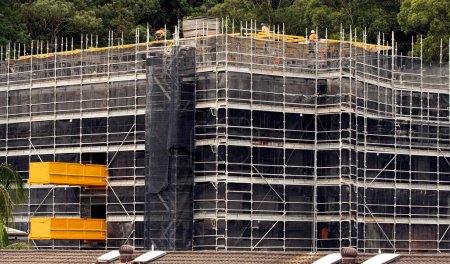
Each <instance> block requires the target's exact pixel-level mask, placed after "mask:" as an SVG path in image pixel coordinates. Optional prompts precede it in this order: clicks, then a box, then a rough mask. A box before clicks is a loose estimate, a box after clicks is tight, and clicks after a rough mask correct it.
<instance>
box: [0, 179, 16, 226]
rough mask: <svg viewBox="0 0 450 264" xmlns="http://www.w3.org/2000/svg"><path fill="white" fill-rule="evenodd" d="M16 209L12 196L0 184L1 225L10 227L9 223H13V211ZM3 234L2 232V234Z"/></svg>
mask: <svg viewBox="0 0 450 264" xmlns="http://www.w3.org/2000/svg"><path fill="white" fill-rule="evenodd" d="M13 207H14V202H13V200H12V199H11V195H10V193H9V192H8V190H7V189H6V188H5V186H3V185H1V184H0V223H1V224H2V225H3V226H8V224H9V222H11V221H12V211H13ZM2 232H3V227H2V230H0V233H2Z"/></svg>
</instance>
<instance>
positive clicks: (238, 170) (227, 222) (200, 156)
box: [0, 19, 450, 252]
mask: <svg viewBox="0 0 450 264" xmlns="http://www.w3.org/2000/svg"><path fill="white" fill-rule="evenodd" d="M216 22H219V21H216ZM214 25H218V28H217V27H216V34H213V35H207V34H203V33H204V32H209V31H210V30H211V26H208V25H205V24H204V23H203V24H196V25H195V31H193V32H199V34H198V35H197V36H194V37H189V38H178V34H175V39H174V40H170V41H169V40H164V41H159V42H149V41H148V40H149V34H148V32H147V40H146V41H145V42H143V43H140V40H139V35H140V34H139V32H136V41H135V43H134V44H133V45H119V46H114V45H115V44H117V42H119V43H121V42H120V39H118V38H117V37H114V36H113V34H110V37H109V43H110V44H109V45H108V47H105V48H95V47H94V46H95V45H94V44H92V43H93V41H92V37H91V38H90V39H91V40H90V41H89V42H88V43H89V44H90V45H91V47H89V46H88V44H87V43H86V39H85V38H83V40H84V41H82V43H83V44H82V45H83V48H82V49H80V50H73V49H70V50H69V49H68V48H67V47H68V46H71V44H70V43H69V42H70V41H68V40H64V39H63V41H64V44H63V41H61V43H55V44H54V45H49V46H50V50H48V48H47V52H45V53H46V54H43V53H44V52H43V48H39V49H37V51H36V47H33V48H32V50H33V51H32V52H33V53H34V54H30V55H27V56H17V55H16V54H17V52H16V51H15V50H14V49H13V48H11V46H9V47H7V49H6V51H5V53H3V48H2V57H4V58H6V59H5V60H2V61H1V65H0V114H1V115H0V162H4V161H6V162H8V163H11V164H12V165H13V166H14V167H15V168H17V169H18V170H19V172H20V174H21V175H22V176H23V177H24V178H25V179H26V178H27V172H28V167H27V166H28V165H27V164H28V163H29V162H31V161H39V160H40V159H42V160H43V161H64V162H84V163H89V162H90V163H97V164H105V165H109V166H108V167H109V175H110V177H109V180H108V186H109V187H110V188H109V189H108V191H107V192H106V195H104V196H101V197H103V198H102V199H104V200H105V204H106V219H107V247H108V248H117V247H119V246H120V245H121V244H123V243H129V244H131V245H133V246H135V247H136V248H142V247H149V245H150V244H156V245H157V247H158V248H166V249H194V250H204V249H208V250H281V251H293V250H295V251H311V252H316V251H320V250H335V249H338V248H341V247H344V246H352V247H357V248H358V250H360V251H363V252H374V251H378V250H379V249H381V250H383V251H401V252H444V251H449V250H450V230H449V229H450V228H449V227H450V212H449V209H450V204H449V203H450V182H449V181H448V176H450V163H449V161H450V138H449V135H450V132H449V129H450V122H449V121H450V120H449V94H450V74H449V71H450V68H449V63H443V62H442V61H441V62H440V63H439V64H436V65H428V63H427V64H426V63H425V62H424V61H423V60H422V57H410V56H403V55H402V54H398V53H397V52H396V48H395V47H396V43H395V37H394V35H392V36H389V41H386V40H385V39H388V37H385V36H382V35H380V36H378V42H377V44H369V43H367V36H366V35H365V33H364V32H356V31H355V30H351V29H350V30H349V31H345V30H342V31H341V34H340V39H339V40H328V39H327V38H326V37H325V38H324V39H320V40H319V41H316V42H309V41H307V39H306V38H304V37H299V36H289V35H286V34H285V33H284V29H283V26H281V25H280V26H271V30H270V32H269V33H265V32H261V31H260V29H259V28H258V27H257V25H258V23H257V22H256V21H250V22H246V23H240V25H239V26H236V25H237V24H236V23H230V22H229V20H228V19H225V20H222V21H220V23H214ZM191 30H192V28H191ZM316 32H317V30H316ZM191 33H192V32H191ZM319 33H320V32H319ZM361 35H362V36H363V37H362V39H360V40H358V38H361V37H360V36H361ZM121 44H122V43H121ZM42 45H43V44H42V42H41V43H40V47H42ZM52 47H53V49H52ZM55 47H58V49H55ZM59 47H61V48H59ZM64 47H65V50H64ZM192 48H193V50H195V52H194V55H189V56H185V55H186V53H183V54H184V55H183V56H185V57H183V56H181V55H180V54H181V53H178V52H179V51H180V50H191V49H192ZM414 48H415V49H417V47H414ZM419 49H420V50H422V49H423V47H422V45H420V47H419ZM22 52H23V50H22ZM38 52H39V53H38ZM13 53H14V54H15V55H14V56H13V55H12V54H13ZM36 53H38V54H36ZM441 54H442V48H441ZM192 56H195V59H189V60H186V58H189V57H192ZM14 58H15V59H14ZM146 58H151V59H149V60H150V61H152V60H153V64H152V63H151V62H149V60H147V62H148V63H150V64H148V63H147V65H146ZM187 61H189V62H193V61H194V62H195V64H193V65H192V64H191V66H188V64H186V65H183V66H180V63H182V62H187ZM155 62H156V63H155ZM174 62H176V63H174ZM183 67H186V68H185V71H184V72H183V71H181V72H180V69H183ZM190 67H192V68H190ZM149 71H160V72H159V73H157V74H149ZM170 73H174V74H170ZM146 74H147V75H146ZM183 74H184V75H183ZM150 80H151V81H150ZM158 81H159V82H160V83H159V84H158V83H157V82H158ZM183 85H187V86H188V87H192V86H194V87H195V119H194V120H195V130H193V131H192V132H191V133H190V130H189V129H185V130H183V128H188V127H189V124H191V123H190V121H192V120H191V119H190V117H189V118H187V119H186V120H187V121H186V122H185V123H182V122H178V123H177V122H176V119H177V118H176V115H175V114H174V113H173V112H172V114H171V113H169V112H170V111H175V112H176V111H177V110H180V111H185V114H186V116H190V114H191V112H192V111H191V110H192V109H191V108H189V106H190V104H189V103H186V104H185V106H186V107H184V108H181V109H177V107H179V106H180V105H181V104H178V103H176V102H177V101H173V100H175V97H173V96H172V97H170V96H169V98H167V97H166V95H165V92H167V93H169V92H170V94H171V95H173V94H174V93H175V94H176V92H177V91H181V90H180V89H181V88H180V87H183ZM161 88H163V89H161ZM167 89H169V90H167ZM151 91H153V92H156V93H158V94H156V95H155V97H149V96H150V95H151ZM164 91H165V92H164ZM158 96H160V97H159V99H158V98H157V97H158ZM164 98H166V99H164ZM184 98H185V99H187V98H190V97H189V96H187V97H184ZM158 100H160V101H158ZM166 100H167V101H166ZM188 101H189V100H188ZM158 104H159V106H161V107H162V106H165V107H169V108H162V109H163V110H168V109H169V110H170V109H171V110H170V111H169V112H166V113H161V115H167V116H168V117H171V118H172V119H169V120H166V121H168V123H167V125H169V124H170V128H168V129H166V130H164V131H163V132H164V133H165V134H164V135H166V136H170V135H172V134H171V133H175V132H174V131H172V129H176V130H177V133H179V132H180V131H183V132H185V135H181V138H182V140H181V141H179V143H183V142H184V143H183V144H184V145H183V144H182V145H181V147H180V145H178V147H179V148H178V151H181V152H180V153H182V154H183V155H181V156H180V157H181V158H180V159H178V158H175V156H174V155H172V154H170V155H167V153H164V152H156V153H155V151H156V150H153V149H152V145H153V146H154V144H155V142H153V143H151V142H152V141H151V139H150V137H151V136H152V133H156V131H158V129H162V128H159V127H158V128H154V127H152V126H149V124H154V125H156V123H152V122H155V121H156V122H162V120H159V121H158V119H155V117H158V113H156V112H155V111H152V110H151V107H152V106H154V105H158ZM162 109H157V111H161V110H162ZM178 121H179V120H178ZM146 122H147V128H146ZM159 124H163V123H159ZM177 135H178V134H177ZM153 136H155V134H153ZM189 136H192V137H195V143H193V144H194V145H195V152H194V153H189V144H187V143H186V142H185V141H184V140H186V138H187V137H189ZM174 140H175V139H174ZM172 143H173V142H172ZM191 143H192V142H191ZM166 146H167V147H169V146H173V144H168V143H167V142H166ZM162 150H163V151H167V150H168V149H164V147H162ZM169 153H173V152H169ZM157 154H160V155H161V156H160V157H161V160H156V159H152V157H153V155H157ZM164 154H166V155H164ZM169 156H170V157H169ZM190 156H192V157H190ZM169 158H170V160H168V159H169ZM189 158H191V160H192V162H193V164H192V166H193V168H194V170H193V182H189V181H185V182H183V183H185V184H186V185H183V186H181V185H180V186H179V185H177V184H176V182H170V184H173V186H172V185H170V184H169V185H170V186H171V187H170V188H166V189H165V190H164V193H162V194H161V195H159V197H158V191H161V190H155V188H156V189H157V188H158V186H152V184H155V185H156V184H159V183H160V182H161V181H163V182H164V181H167V180H168V179H174V178H176V177H178V176H180V177H181V178H180V179H183V178H186V177H188V176H187V175H188V174H189V173H188V170H186V171H183V170H182V168H189V160H190V159H189ZM158 162H160V163H161V164H164V166H161V168H160V169H161V170H160V171H155V172H153V173H151V172H150V170H151V169H152V166H154V165H152V164H157V163H158ZM169 164H170V165H169ZM167 166H169V167H170V168H171V172H170V173H169V172H168V170H164V168H167ZM174 168H178V169H174ZM146 169H148V170H147V172H146ZM153 169H158V168H157V167H153ZM177 173H180V174H177ZM177 175H178V176H177ZM152 179H153V180H154V179H159V180H160V181H158V182H156V181H152ZM169 185H168V186H169ZM178 187H180V188H178ZM189 187H191V193H189V192H185V190H186V189H188V188H189ZM58 188H59V187H58ZM70 188H72V189H74V192H76V190H77V188H74V187H70ZM152 188H153V189H152ZM34 190H35V188H34V187H30V192H31V191H34ZM37 190H39V192H42V193H46V192H45V191H42V190H40V189H36V191H37ZM44 195H45V194H42V195H41V196H44ZM92 195H94V194H92ZM95 195H98V194H95ZM95 195H94V196H95ZM155 196H156V197H157V198H158V199H159V200H157V199H155ZM87 197H88V198H86V199H90V198H89V197H91V196H87ZM182 197H185V198H186V199H187V200H183V199H181V198H182ZM42 198H43V197H40V199H42ZM169 198H174V199H171V200H170V203H168V202H167V201H168V199H169ZM29 199H30V202H29V203H28V204H27V205H24V206H23V208H21V209H20V210H19V211H18V212H16V225H17V227H18V228H19V229H21V230H25V231H26V230H27V228H28V218H29V216H30V212H31V213H33V212H36V214H40V215H43V216H46V215H47V214H51V215H52V214H53V215H61V216H63V214H67V213H68V212H61V211H58V210H57V209H56V208H57V207H56V206H55V205H57V202H59V201H58V199H57V200H56V201H55V200H54V199H53V201H47V202H46V203H45V207H43V206H44V205H40V206H38V207H39V208H38V209H39V210H37V209H36V206H37V205H36V202H35V200H34V199H33V198H32V196H30V198H29ZM47 199H48V198H47ZM147 199H149V200H147ZM50 200H51V199H50ZM151 201H156V203H155V204H153V205H152V204H151ZM186 203H191V204H192V214H190V215H189V214H187V215H186V214H183V213H186V212H183V210H180V209H187V208H189V207H188V206H186ZM73 204H74V207H73V210H71V212H70V213H71V214H72V213H73V214H74V215H76V216H77V217H80V216H79V214H80V210H81V209H77V208H80V206H78V207H76V205H77V204H81V203H80V202H79V199H78V200H77V199H74V200H73ZM38 205H39V204H38ZM32 206H34V207H33V209H32V208H31V207H32ZM146 206H147V207H146ZM152 206H154V207H152ZM41 208H42V209H41ZM43 208H46V209H45V210H48V211H44V210H43ZM152 208H153V209H152ZM72 211H73V212H72ZM187 212H189V210H187ZM162 215H164V216H170V218H169V219H167V218H163V217H161V216H162ZM158 217H159V218H158ZM189 219H191V220H189ZM178 220H180V221H178ZM152 221H153V222H154V223H155V222H157V221H160V222H159V223H158V224H157V225H155V226H152ZM177 221H178V222H177ZM186 221H192V222H191V224H188V223H186ZM180 223H183V224H180ZM189 228H192V230H190V231H191V232H190V234H189V232H186V231H189ZM146 230H147V231H146ZM152 230H153V231H152ZM152 232H153V233H152ZM177 232H179V233H177ZM145 239H148V241H147V242H146V243H145V244H144V240H145ZM61 243H63V242H61ZM61 243H56V244H55V242H53V244H49V245H44V246H48V247H57V246H65V245H64V244H61ZM64 243H66V242H64Z"/></svg>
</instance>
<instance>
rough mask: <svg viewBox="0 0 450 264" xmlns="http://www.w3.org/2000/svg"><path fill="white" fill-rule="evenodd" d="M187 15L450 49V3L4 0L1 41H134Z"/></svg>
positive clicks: (430, 52)
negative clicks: (141, 32)
mask: <svg viewBox="0 0 450 264" xmlns="http://www.w3.org/2000/svg"><path fill="white" fill-rule="evenodd" d="M187 16H191V17H196V16H215V17H229V18H230V19H234V20H235V21H249V20H252V19H253V20H256V21H258V22H266V23H269V24H283V23H284V25H285V30H286V32H287V33H289V34H297V35H305V34H306V29H308V28H309V29H313V28H314V29H316V28H317V29H318V31H319V35H321V36H322V37H323V36H324V33H325V29H327V32H328V34H329V36H330V37H333V38H337V37H339V30H340V27H341V25H342V27H343V28H344V29H345V31H346V32H347V34H348V30H349V28H350V26H352V28H353V29H354V30H356V32H357V34H358V36H359V37H360V36H361V35H362V32H363V31H364V30H366V32H367V36H368V40H369V41H371V42H375V41H376V37H377V35H378V33H379V32H380V33H385V34H387V35H389V36H390V35H391V32H394V33H395V38H396V40H397V41H398V42H399V50H400V51H401V52H404V53H405V52H408V51H409V50H410V49H411V44H410V43H411V37H412V36H417V37H415V39H416V41H419V40H420V35H422V36H423V47H424V53H423V54H424V57H425V59H427V60H435V61H436V60H438V59H439V46H440V40H441V39H443V40H444V47H445V49H444V51H447V49H446V48H447V45H448V38H449V37H450V34H449V32H450V0H391V1H379V0H108V1H106V0H2V1H0V44H1V45H5V43H7V42H8V41H9V40H10V41H13V42H14V41H16V42H29V41H30V40H31V39H35V40H36V39H37V40H49V41H52V40H53V39H54V38H55V37H56V36H58V37H75V38H78V37H79V36H80V35H81V34H83V33H84V34H85V33H89V34H96V35H99V36H100V40H101V41H103V43H101V44H104V43H105V39H106V38H107V36H108V32H109V31H114V32H115V34H116V36H117V35H119V34H122V33H123V34H124V36H125V38H126V39H128V40H134V32H135V28H136V27H141V28H145V27H147V25H148V26H149V27H150V29H151V30H154V29H156V28H157V27H161V26H163V25H164V24H167V25H168V27H169V28H173V26H174V25H176V24H177V21H178V20H179V19H182V18H183V17H187ZM236 23H238V22H236ZM415 50H416V51H417V50H418V49H415ZM445 54H446V53H445ZM415 55H417V54H415Z"/></svg>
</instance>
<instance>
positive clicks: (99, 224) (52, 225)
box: [28, 218, 106, 240]
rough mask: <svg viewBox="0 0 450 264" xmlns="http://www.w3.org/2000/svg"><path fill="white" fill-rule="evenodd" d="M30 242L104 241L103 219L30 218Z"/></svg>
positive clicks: (104, 222) (104, 227)
mask: <svg viewBox="0 0 450 264" xmlns="http://www.w3.org/2000/svg"><path fill="white" fill-rule="evenodd" d="M28 238H29V239H32V240H50V239H63V240H106V220H105V219H79V218H31V219H30V234H29V235H28Z"/></svg>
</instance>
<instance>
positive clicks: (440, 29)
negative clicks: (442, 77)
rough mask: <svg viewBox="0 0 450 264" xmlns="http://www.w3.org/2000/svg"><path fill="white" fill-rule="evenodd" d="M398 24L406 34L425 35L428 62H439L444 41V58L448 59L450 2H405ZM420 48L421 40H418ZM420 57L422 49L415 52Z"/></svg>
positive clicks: (411, 0)
mask: <svg viewBox="0 0 450 264" xmlns="http://www.w3.org/2000/svg"><path fill="white" fill-rule="evenodd" d="M397 18H398V22H399V24H400V27H401V29H402V30H403V32H404V33H406V34H409V33H413V34H414V35H423V40H422V41H423V43H422V46H423V57H424V59H425V60H427V61H439V57H440V42H441V39H442V40H443V46H444V49H443V55H444V56H443V57H444V59H445V60H447V59H448V39H449V38H450V19H449V18H450V1H449V0H445V1H442V0H404V1H403V2H402V6H401V9H400V12H399V13H398V16H397ZM416 39H417V41H416V46H417V47H420V38H419V37H418V38H416ZM414 53H415V54H414V55H415V56H419V55H420V48H416V49H415V50H414Z"/></svg>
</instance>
